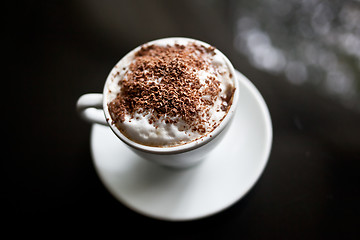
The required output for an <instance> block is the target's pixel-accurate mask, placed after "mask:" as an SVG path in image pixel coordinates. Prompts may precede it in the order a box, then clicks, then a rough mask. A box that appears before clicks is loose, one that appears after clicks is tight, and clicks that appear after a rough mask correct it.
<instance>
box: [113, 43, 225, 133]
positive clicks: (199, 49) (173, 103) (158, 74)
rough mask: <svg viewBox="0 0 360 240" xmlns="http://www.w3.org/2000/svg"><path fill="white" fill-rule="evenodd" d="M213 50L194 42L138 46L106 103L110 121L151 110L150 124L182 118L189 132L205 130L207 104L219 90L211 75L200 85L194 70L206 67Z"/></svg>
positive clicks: (146, 112)
mask: <svg viewBox="0 0 360 240" xmlns="http://www.w3.org/2000/svg"><path fill="white" fill-rule="evenodd" d="M214 50H215V48H214V47H204V46H201V45H197V44H195V43H190V44H187V45H179V44H175V45H174V46H170V45H167V46H157V45H144V46H142V47H141V49H140V50H139V51H138V52H137V53H136V54H135V58H134V61H132V62H131V64H130V65H129V69H128V70H127V72H126V74H125V76H124V78H123V79H121V80H120V81H119V85H120V93H118V94H117V96H116V98H115V99H114V100H113V101H111V102H110V103H109V105H108V107H109V111H110V113H111V117H112V118H113V121H114V122H115V123H116V122H118V121H119V122H124V120H125V116H126V115H129V116H131V118H134V115H135V113H139V114H144V115H145V114H149V113H151V117H150V118H149V120H148V121H149V123H150V124H156V122H157V121H158V120H160V121H164V122H165V123H175V122H176V119H182V120H183V121H184V122H185V123H186V124H188V125H189V126H191V129H192V130H193V131H198V132H199V133H205V131H206V130H205V128H204V125H203V123H204V122H205V121H207V120H208V119H210V116H209V106H212V105H213V104H214V101H215V100H216V99H217V97H218V95H219V92H220V91H221V89H220V87H219V85H220V83H219V81H217V80H216V79H215V78H214V77H208V79H206V85H204V84H201V82H200V79H199V77H198V76H197V71H199V70H209V64H210V61H211V56H213V55H215V53H214ZM204 96H206V98H203V97H204ZM226 106H227V104H225V105H222V107H221V110H222V111H226V110H227V107H226ZM204 115H205V116H206V117H205V118H204V117H203V116H204Z"/></svg>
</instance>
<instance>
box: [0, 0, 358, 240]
mask: <svg viewBox="0 0 360 240" xmlns="http://www.w3.org/2000/svg"><path fill="white" fill-rule="evenodd" d="M270 2H271V3H270V5H269V3H267V4H268V5H266V4H264V1H256V4H258V5H257V6H256V4H255V3H254V4H255V5H254V4H253V5H250V4H249V3H247V2H246V1H208V2H206V1H183V2H180V1H177V2H175V1H153V2H151V1H118V2H116V1H105V2H102V3H100V1H95V0H94V1H82V0H77V1H73V2H71V3H69V2H64V1H38V2H36V3H29V2H24V3H20V2H16V3H12V4H13V5H12V6H9V7H6V8H4V9H3V11H4V16H5V21H4V23H5V25H6V26H5V30H6V32H5V33H6V34H5V35H4V36H3V38H4V39H5V40H6V43H7V44H6V45H3V48H5V51H4V52H5V53H6V54H5V56H4V57H5V62H6V65H5V66H6V67H5V72H6V73H7V74H6V75H5V76H6V79H4V81H3V82H6V84H5V88H3V92H9V93H10V94H9V95H5V96H6V102H5V104H4V105H5V110H6V116H5V115H4V117H5V118H4V119H5V120H4V124H3V126H4V130H5V138H4V140H5V141H4V142H6V145H5V148H4V149H5V153H4V157H3V158H2V160H1V162H2V177H3V181H2V184H3V187H2V192H1V199H2V200H3V201H4V204H3V205H2V207H3V209H4V211H3V214H2V218H3V219H5V220H6V222H7V223H6V224H5V225H3V226H2V227H3V229H4V230H7V229H10V227H11V229H12V233H13V234H18V233H25V234H39V233H44V229H47V230H49V231H50V232H51V233H52V234H55V233H68V232H70V230H71V231H74V230H75V229H78V230H80V233H81V234H86V233H90V234H91V233H93V232H97V231H100V232H103V233H111V234H112V235H113V236H119V237H122V238H124V236H128V235H127V234H131V236H134V235H143V234H144V236H157V237H164V238H165V237H166V236H171V238H173V239H195V238H200V239H201V238H205V237H214V238H220V239H233V238H234V239H235V238H237V239H248V238H249V239H324V238H327V239H328V238H330V239H332V238H336V239H338V238H341V239H360V230H359V229H360V220H359V218H360V206H359V205H360V204H359V203H360V186H359V184H360V177H359V176H360V174H359V170H360V141H359V135H360V111H359V109H360V108H359V102H360V101H359V94H360V93H359V89H360V81H359V79H360V75H359V69H360V65H359V63H360V60H359V56H360V55H356V54H353V53H358V52H359V50H360V49H359V48H360V44H359V42H360V37H359V36H360V31H358V30H359V29H358V28H357V29H352V30H351V29H350V30H349V28H347V27H346V26H348V25H346V26H345V27H344V28H343V29H345V30H346V31H350V35H346V36H348V38H346V39H345V40H344V41H345V45H344V46H345V47H346V46H348V47H349V49H350V50H351V47H353V49H352V51H350V50H349V52H346V50H347V49H346V48H343V52H341V51H340V50H338V49H337V48H336V49H332V48H331V46H332V45H329V44H330V43H331V42H330V43H328V42H327V41H330V40H328V38H326V39H327V40H326V41H323V39H324V38H321V36H324V34H325V36H329V34H330V33H335V32H336V31H338V30H339V27H337V28H335V27H334V26H335V25H334V24H335V22H336V21H335V20H336V19H337V16H340V17H339V18H340V20H341V21H345V20H346V19H348V20H349V19H350V20H349V21H348V22H349V24H351V20H352V19H355V20H356V19H359V18H360V17H359V16H358V15H357V14H358V13H360V6H359V4H358V3H355V2H352V1H344V2H343V3H338V2H336V1H334V3H332V4H333V5H331V4H329V3H326V4H329V5H326V4H325V2H321V1H303V2H311V4H313V5H311V4H310V5H311V6H313V7H311V6H310V5H309V6H310V7H309V6H308V5H306V6H305V5H304V6H303V5H301V4H302V3H300V1H297V2H296V1H284V4H281V3H280V5H279V1H270ZM280 2H281V1H280ZM286 2H287V3H286ZM289 2H291V4H293V5H288V6H287V5H286V4H289ZM276 4H277V5H276ZM304 4H305V3H304ZM306 4H308V3H306ZM336 4H340V5H336ZM341 4H343V5H341ZM346 4H348V5H346ZM345 5H346V6H345ZM254 6H256V7H254ZM267 6H270V7H267ZM272 6H275V7H274V8H272ZM279 6H280V8H279ZM289 6H290V7H289ZM305 7H307V9H308V11H307V12H304V13H301V12H300V13H298V14H297V15H296V14H292V12H291V11H295V10H296V11H300V10H298V9H302V8H305ZM269 9H270V10H269ZM271 9H273V11H274V12H271ZM274 9H275V10H274ZM289 9H290V10H289ZM312 9H313V10H314V11H315V12H311V11H312ZM316 9H318V10H316ZM319 9H320V10H319ZM324 9H325V10H326V9H327V10H326V11H325V10H324ZM329 9H330V10H329ZM338 9H341V11H340V10H338ZM344 9H345V10H344ZM286 11H287V12H286ZM316 11H317V12H316ZM319 11H320V13H321V12H324V11H325V13H324V15H321V14H320V15H319V14H318V12H319ZM344 11H345V13H344ZM346 11H348V12H346ZM284 12H285V14H287V18H286V19H287V20H286V21H284V22H283V25H281V24H279V25H277V26H276V27H275V28H273V29H272V28H267V25H266V23H267V22H270V23H271V21H270V20H269V21H267V20H266V19H272V20H273V19H279V16H280V15H279V14H278V13H281V14H282V15H281V16H284V15H285V14H284ZM329 12H330V13H331V14H332V15H329ZM272 14H273V15H272ZM306 14H308V15H306ZM311 14H313V15H311ZM316 14H317V15H316ZM351 14H352V15H351ZM319 16H320V17H319ZM322 16H325V17H322ZM328 16H332V18H331V19H330V20H331V21H332V22H330V23H331V24H332V25H330V26H328V27H327V28H326V29H325V27H326V24H325V23H329V21H330V20H328V21H324V19H325V20H326V17H328ZM349 16H350V17H349ZM239 19H240V20H239ZM254 19H255V20H254ZM299 19H300V20H299ZM306 19H310V20H309V21H310V22H307V21H306ZM314 19H315V20H314ZM318 19H320V20H318ZM344 19H345V20H344ZM319 21H320V23H319ZM321 21H323V22H321ZM341 21H340V22H341ZM346 21H347V20H346ZM297 22H300V23H301V24H302V23H304V24H305V26H307V27H308V29H307V28H305V30H309V29H315V30H316V31H320V32H319V34H318V35H316V33H317V32H316V31H315V34H313V35H312V36H310V37H309V36H307V35H306V36H307V37H306V36H305V37H304V39H305V40H306V41H305V40H304V42H305V43H306V44H308V43H309V44H310V45H311V44H313V46H315V47H314V48H313V49H314V51H307V53H308V56H313V57H316V56H317V52H316V51H317V50H319V49H320V48H321V47H322V48H321V49H327V50H328V51H327V53H328V55H326V54H325V55H324V56H330V57H328V58H325V60H328V61H327V62H326V61H325V64H323V65H322V66H323V67H325V68H326V67H329V66H330V67H331V66H333V65H331V64H337V65H336V66H335V67H334V68H336V67H337V66H340V67H338V68H339V69H347V70H346V71H347V72H346V74H345V75H341V74H338V75H336V74H337V73H339V72H335V73H334V74H335V75H334V74H333V75H331V74H329V73H328V72H326V71H325V70H324V68H323V70H322V72H320V73H319V74H318V75H316V73H318V72H319V71H317V68H316V66H315V65H314V64H313V65H311V66H310V64H308V63H304V61H305V60H304V59H301V58H298V59H297V60H296V56H297V55H296V54H295V55H291V54H292V53H293V52H294V49H298V52H300V53H301V52H302V50H303V51H305V52H306V49H307V48H306V47H304V48H300V47H299V46H300V45H301V44H303V43H304V42H302V43H301V44H300V45H299V42H294V41H292V39H294V38H291V39H290V38H289V37H291V36H293V35H294V34H295V35H296V34H297V32H296V31H293V30H294V29H295V30H296V29H297V28H296V27H294V26H297V25H296V24H297ZM270 23H269V24H270ZM321 23H323V24H321ZM272 24H277V23H276V22H275V23H272ZM289 24H290V25H289ZM291 24H295V25H291ZM306 24H308V25H306ZM244 26H245V27H248V28H251V27H253V28H255V27H256V26H257V28H255V29H262V31H259V30H258V31H252V32H251V31H245V30H246V29H245V30H244ZM254 26H255V27H254ZM272 26H273V25H272ZM299 26H300V25H299ZM324 26H325V27H324ZM303 27H304V26H303ZM340 27H341V26H340ZM299 29H300V30H301V29H303V28H301V26H300V28H299ZM324 29H325V30H324ZM243 30H244V31H243ZM247 30H249V29H247ZM305 30H304V31H302V30H301V32H305V33H308V32H309V31H308V32H306V31H305ZM345 30H344V31H345ZM242 31H243V32H242ZM277 31H279V32H282V33H284V34H283V35H281V34H278V32H277ZM284 31H285V32H284ZM324 31H325V32H324ZM338 32H339V31H338ZM247 33H248V34H250V35H246V34H247ZM264 33H268V35H266V34H264ZM273 33H275V34H273ZM348 33H349V32H348ZM251 34H252V35H251ZM256 34H257V35H256ZM271 34H273V35H271ZM321 34H322V35H321ZM326 34H327V35H326ZM351 34H352V35H351ZM168 36H186V37H192V38H196V39H200V40H203V41H205V42H208V43H211V44H212V45H214V46H216V47H217V48H219V49H220V50H221V51H223V52H224V53H225V54H226V55H227V56H228V57H229V59H230V60H231V61H232V62H233V64H234V66H235V68H237V69H238V70H240V71H241V72H242V73H244V74H245V75H246V76H247V77H248V78H249V79H250V80H251V81H252V82H253V84H254V85H255V86H256V87H257V88H258V89H259V91H260V92H261V94H262V95H263V97H264V99H265V101H266V103H267V105H268V107H269V111H270V114H271V118H272V122H273V134H274V137H273V145H272V151H271V155H270V158H269V162H268V165H267V166H266V169H265V171H264V173H263V175H262V176H261V178H260V179H259V181H258V182H257V183H256V185H255V186H254V187H253V188H252V190H251V191H250V192H249V193H248V194H247V195H246V196H245V197H244V198H242V199H241V200H239V201H238V202H237V203H236V204H234V205H233V206H231V207H230V208H228V209H226V210H225V211H223V212H221V213H219V214H216V215H214V216H211V217H208V218H205V219H201V220H196V221H189V222H166V221H161V220H155V219H151V218H148V217H145V216H142V215H140V214H138V213H136V212H134V211H132V210H130V209H128V208H127V207H125V206H124V205H123V204H121V203H120V202H119V201H117V200H116V199H115V198H114V197H113V196H112V195H111V194H110V193H109V192H108V191H107V190H106V189H105V187H104V186H103V184H102V183H101V181H100V179H99V177H98V175H97V174H96V171H95V168H94V165H93V162H92V158H91V154H90V142H89V141H90V140H89V139H90V129H91V125H90V124H88V123H85V122H84V121H82V120H81V119H80V118H79V116H78V115H77V113H76V110H75V103H76V101H77V99H78V97H79V96H81V95H82V94H84V93H89V92H101V91H102V88H103V83H104V81H105V78H106V76H107V74H108V72H109V71H110V69H111V68H112V66H113V65H114V64H115V63H116V62H117V61H118V60H119V59H120V58H121V57H122V56H123V55H125V54H126V53H127V52H128V51H130V50H131V49H133V48H135V47H136V46H138V45H140V44H142V43H145V42H147V41H149V40H153V39H157V38H161V37H168ZM244 36H245V37H244ZM280 36H284V37H283V38H282V39H280V38H279V37H280ZM317 36H320V37H317ZM341 36H343V35H341ZM251 37H253V38H251ZM244 39H245V40H244ZM289 39H290V40H289ZM297 39H299V38H297ZM329 39H331V38H329ZM349 39H350V40H349ZM256 40H258V41H256ZM276 40H279V41H283V42H277V41H276ZM287 40H288V41H287ZM347 40H348V41H350V44H348V45H346V43H347V42H346V41H347ZM297 41H298V40H297ZM351 41H353V42H351ZM261 44H262V45H261ZM269 44H272V46H276V47H277V48H275V47H272V48H268V50H269V49H270V50H269V52H267V53H264V52H261V51H260V52H257V50H256V49H259V48H257V47H258V46H268V47H269V46H270V45H269ZM321 44H323V45H321ZM354 44H355V45H354ZM356 44H358V45H356ZM310 45H309V46H310ZM301 46H303V45H301ZM306 46H307V45H306ZM318 46H320V48H319V47H318ZM324 46H325V47H324ZM354 46H355V47H354ZM297 47H299V48H297ZM279 49H280V50H281V51H280V50H279ZM299 49H300V50H299ZM310 49H311V48H310ZM344 49H345V50H344ZM264 51H265V50H264ZM356 51H357V52H356ZM344 52H345V53H344ZM251 53H254V54H255V55H251ZM256 54H260V55H256ZM261 54H263V55H261ZM311 54H313V55H311ZM329 54H330V55H329ZM331 54H332V55H331ZM259 56H260V57H259ZM269 56H272V57H271V58H266V57H269ZM334 56H335V59H337V60H336V61H335V60H334ZM261 57H263V58H261ZM294 58H295V61H293V60H294ZM264 59H265V60H264ZM274 59H275V60H276V61H275V64H274V61H273V60H274ZM299 59H300V60H299ZM329 59H330V60H329ZM262 60H263V61H262ZM310 60H311V58H310ZM320 60H321V59H320ZM291 61H292V63H294V64H292V65H291V64H290V63H289V62H291ZM323 62H324V61H323ZM296 64H297V65H296ZM285 66H288V67H285ZM294 66H295V67H294ZM304 66H306V67H307V68H304ZM284 69H285V70H284ZM294 69H295V70H294ZM299 69H300V70H299ZM304 69H305V70H306V71H305V70H304ZM282 70H284V71H282ZM339 71H340V70H339ZM349 72H350V73H349ZM326 74H327V75H326ZM324 76H327V78H326V77H324ZM333 76H335V77H333ZM344 76H351V78H350V80H351V81H350V80H349V79H348V78H345V77H344ZM341 77H342V78H341ZM324 79H325V80H324ZM334 79H335V80H334ZM338 79H340V80H341V79H342V80H341V81H340V80H338ZM344 79H345V80H344ZM332 80H333V81H332ZM344 82H345V83H351V84H350V85H349V84H347V85H346V84H345V85H344V84H341V83H344ZM8 83H9V85H8ZM324 86H325V87H324ZM344 86H345V87H344ZM4 105H3V106H4ZM168 234H171V235H168Z"/></svg>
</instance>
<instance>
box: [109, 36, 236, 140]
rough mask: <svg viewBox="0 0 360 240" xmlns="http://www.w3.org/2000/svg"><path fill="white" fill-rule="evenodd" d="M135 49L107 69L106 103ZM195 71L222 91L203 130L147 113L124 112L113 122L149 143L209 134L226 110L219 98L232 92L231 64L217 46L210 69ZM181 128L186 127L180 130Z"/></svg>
mask: <svg viewBox="0 0 360 240" xmlns="http://www.w3.org/2000/svg"><path fill="white" fill-rule="evenodd" d="M188 43H189V41H188V40H184V39H164V40H161V41H157V42H156V45H159V46H167V45H170V46H173V45H175V44H182V45H186V44H188ZM137 50H138V49H137ZM137 50H134V51H133V52H130V53H129V54H128V55H126V56H125V57H124V58H123V59H122V60H121V61H120V62H119V63H118V64H117V65H116V66H115V67H114V68H113V70H112V72H111V73H110V75H109V79H108V81H107V83H106V86H105V87H106V88H107V89H108V91H107V94H105V96H104V97H105V98H106V102H107V103H108V104H109V103H110V102H111V101H112V100H114V99H115V98H116V96H117V94H118V93H119V92H120V86H119V84H118V83H119V81H121V80H122V79H124V78H125V77H126V73H127V72H128V71H129V70H128V68H127V67H128V66H129V65H130V64H131V62H132V61H134V54H135V53H136V52H137ZM196 74H197V76H198V77H199V80H200V83H201V84H203V85H204V86H205V85H206V79H207V78H208V77H214V78H215V79H216V80H218V81H219V82H220V89H221V91H220V93H219V95H218V97H217V98H216V101H215V103H214V105H212V106H209V114H210V119H209V120H208V121H206V123H205V124H204V127H205V130H206V131H205V133H200V132H198V131H192V130H191V129H190V126H188V125H187V124H186V123H185V122H184V121H183V120H182V119H181V118H180V117H175V118H174V120H176V121H175V123H171V124H170V123H165V122H164V121H161V119H159V120H158V121H156V122H153V123H149V117H150V114H144V113H142V114H139V113H135V116H133V117H132V116H130V115H125V120H124V121H123V122H117V123H115V124H116V126H117V127H118V128H119V129H120V131H121V132H122V133H124V134H125V135H126V136H127V137H128V138H129V139H131V140H133V141H135V142H138V143H140V144H144V145H149V146H163V147H166V146H176V145H180V144H184V143H186V142H189V141H193V140H196V139H199V138H201V137H202V136H204V135H206V134H209V133H210V132H211V131H213V129H214V125H215V126H217V125H218V124H219V123H220V122H221V121H222V119H223V118H224V117H225V115H226V114H227V112H225V111H222V110H221V106H222V105H223V104H224V101H223V100H222V98H223V99H228V98H229V97H228V96H227V94H228V93H229V92H232V91H231V89H233V88H234V82H233V81H234V79H233V77H234V76H231V75H230V67H229V66H228V65H227V62H226V60H225V58H224V56H223V55H222V54H221V53H219V52H218V51H217V50H215V55H214V56H213V57H212V60H211V63H210V66H209V70H207V71H205V70H199V71H197V72H196ZM152 81H154V82H155V83H159V82H160V81H161V79H152ZM204 86H202V88H205V87H204ZM229 90H230V91H229ZM207 97H209V98H210V96H203V98H204V99H206V98H207ZM205 117H206V116H205ZM155 126H156V127H155ZM184 128H185V129H187V130H183V129H184Z"/></svg>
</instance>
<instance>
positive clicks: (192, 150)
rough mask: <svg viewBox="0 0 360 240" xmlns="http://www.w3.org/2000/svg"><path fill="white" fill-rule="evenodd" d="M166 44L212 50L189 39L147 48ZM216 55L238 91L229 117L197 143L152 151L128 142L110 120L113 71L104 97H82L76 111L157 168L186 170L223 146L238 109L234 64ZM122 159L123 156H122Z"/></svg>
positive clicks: (158, 148) (157, 148)
mask: <svg viewBox="0 0 360 240" xmlns="http://www.w3.org/2000/svg"><path fill="white" fill-rule="evenodd" d="M164 41H165V42H166V41H170V42H171V41H177V42H181V43H184V42H195V43H197V44H200V45H203V46H205V47H210V45H209V44H207V43H205V42H202V41H199V40H195V39H190V38H179V37H177V38H165V39H159V40H154V41H151V42H149V43H147V44H157V43H159V42H164ZM140 47H141V46H139V47H137V48H135V49H134V50H132V51H131V52H129V53H128V54H127V55H125V56H124V57H123V58H122V59H124V58H126V57H127V56H130V55H132V54H133V53H134V52H137V51H138V50H139V49H140ZM215 52H216V54H220V55H221V56H222V57H223V58H224V60H225V62H226V64H227V65H228V68H229V71H230V74H231V75H232V77H233V81H234V86H235V91H234V96H233V100H232V104H231V106H230V108H229V110H228V113H227V115H226V116H225V118H224V119H223V120H222V121H221V123H220V124H219V125H218V126H217V127H216V128H215V129H214V130H213V131H212V132H211V133H210V134H207V135H205V136H203V137H202V138H200V139H197V140H195V141H191V142H189V143H185V144H182V145H179V146H172V147H152V146H146V145H142V144H139V143H137V142H134V141H132V140H130V139H129V138H127V137H126V136H125V135H124V134H122V133H121V132H120V131H119V129H118V128H117V127H116V126H115V124H113V123H112V119H111V116H110V114H109V110H108V106H107V101H106V98H105V97H104V96H105V94H107V93H108V92H109V91H108V88H107V86H108V84H107V83H108V82H109V81H110V80H111V73H112V71H113V70H112V71H110V74H109V76H108V77H107V80H106V82H105V86H104V91H103V94H99V93H89V94H85V95H83V96H81V97H80V98H79V100H78V101H77V111H78V112H79V114H80V115H81V117H82V118H83V119H85V120H86V121H88V122H90V123H98V124H102V125H106V126H110V128H111V130H112V131H113V132H114V133H115V135H116V136H117V137H118V138H119V139H120V140H121V141H123V142H124V143H125V144H126V145H127V146H129V148H130V149H131V150H133V151H134V152H135V153H136V154H138V155H140V156H141V157H143V158H145V159H148V160H151V161H153V162H156V163H158V164H161V165H164V166H168V167H174V168H186V167H190V166H193V165H195V164H197V163H199V162H200V161H202V160H203V159H205V158H206V156H207V155H208V154H209V153H210V152H211V150H212V149H214V148H215V146H216V145H217V144H218V143H219V142H220V140H221V139H222V137H224V135H225V132H226V129H228V127H229V125H230V122H231V119H232V118H233V116H234V112H235V110H236V108H237V105H238V99H239V90H240V89H239V82H238V81H237V79H236V74H235V70H234V67H233V66H232V64H231V62H230V61H229V60H228V58H227V57H226V56H225V55H224V54H223V53H221V52H220V51H219V50H218V49H215ZM124 62H126V61H122V60H120V61H119V62H118V63H117V64H116V65H115V66H117V67H118V68H120V67H122V64H124ZM119 158H121V156H119Z"/></svg>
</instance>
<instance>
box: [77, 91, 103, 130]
mask: <svg viewBox="0 0 360 240" xmlns="http://www.w3.org/2000/svg"><path fill="white" fill-rule="evenodd" d="M102 103H103V95H102V94H100V93H88V94H84V95H82V96H81V97H80V98H79V99H78V101H77V103H76V110H77V112H78V113H79V114H80V116H81V117H82V118H83V119H84V120H85V121H87V122H90V123H98V124H101V125H106V126H108V124H107V122H106V120H105V116H104V111H103V106H102Z"/></svg>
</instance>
